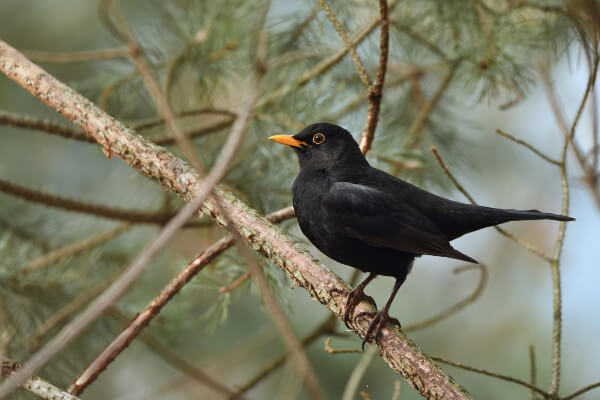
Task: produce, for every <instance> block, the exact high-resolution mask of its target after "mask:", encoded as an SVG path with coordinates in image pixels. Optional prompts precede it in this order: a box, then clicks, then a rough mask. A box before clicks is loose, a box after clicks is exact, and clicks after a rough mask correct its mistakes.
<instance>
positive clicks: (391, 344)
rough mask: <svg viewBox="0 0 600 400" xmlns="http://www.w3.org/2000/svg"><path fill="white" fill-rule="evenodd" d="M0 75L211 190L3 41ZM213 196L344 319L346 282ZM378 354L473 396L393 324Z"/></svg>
mask: <svg viewBox="0 0 600 400" xmlns="http://www.w3.org/2000/svg"><path fill="white" fill-rule="evenodd" d="M0 71H2V72H3V73H5V74H6V75H7V76H8V77H9V78H10V79H12V80H14V81H15V82H17V83H18V84H19V85H21V86H23V87H24V88H25V89H26V90H28V91H29V92H30V93H32V94H33V95H34V96H36V97H38V98H40V99H41V100H42V101H44V102H45V103H46V104H48V105H49V106H50V107H52V108H54V109H56V110H58V111H59V112H60V113H61V114H62V115H63V116H64V117H66V118H67V119H68V120H70V121H72V122H74V123H75V124H76V125H77V126H79V127H80V128H82V129H84V130H85V131H86V132H87V133H88V134H89V135H91V136H93V137H94V138H96V139H97V140H98V142H99V143H100V144H101V145H102V146H103V149H104V151H105V153H106V154H107V155H111V156H112V155H116V156H118V157H120V158H122V159H123V161H125V162H127V163H128V164H130V165H131V166H133V167H134V168H136V169H137V170H138V171H140V172H142V173H143V174H145V175H147V176H148V177H150V178H153V179H157V180H158V181H159V182H160V183H161V185H162V186H163V187H164V188H165V189H169V190H173V191H174V192H175V193H177V194H178V195H179V196H181V197H182V198H183V199H185V200H190V199H191V198H193V197H194V195H196V194H197V193H198V192H199V191H200V189H203V188H204V186H203V183H204V182H205V181H204V180H201V179H200V176H199V175H198V173H197V172H196V171H195V170H194V169H193V168H191V167H190V166H188V165H187V164H186V163H185V162H183V161H181V160H179V159H177V158H175V157H174V156H173V155H171V154H170V153H169V152H167V151H166V150H165V149H163V148H162V147H160V146H156V145H154V144H152V143H151V142H148V141H146V140H144V139H143V138H141V137H140V136H138V135H136V134H135V133H134V132H132V131H131V130H130V129H128V128H126V127H125V126H123V125H122V124H120V123H119V122H118V121H116V120H115V119H114V118H111V117H109V116H108V115H106V114H105V113H104V112H103V111H102V110H100V109H98V108H97V107H95V106H94V105H93V104H92V103H91V102H89V101H88V100H86V99H85V98H84V97H82V96H81V95H79V94H78V93H76V92H75V91H73V90H72V89H70V88H68V87H67V86H65V85H64V84H62V83H60V82H58V81H57V80H56V79H55V78H53V77H52V76H50V75H49V74H48V73H47V72H45V71H43V70H42V69H40V68H39V67H37V66H35V65H33V64H31V63H30V62H29V61H28V60H27V59H26V58H24V57H23V56H22V55H20V54H19V53H18V52H17V51H16V50H14V49H13V48H12V47H10V46H8V45H7V44H6V43H5V42H3V41H1V40H0ZM213 197H215V198H218V200H219V205H220V206H221V208H222V209H224V210H225V211H226V212H227V215H229V216H230V218H229V219H230V221H231V223H232V224H233V225H234V226H235V228H236V229H239V231H240V233H241V234H242V236H243V237H244V240H245V241H246V242H248V243H249V244H251V245H252V246H253V248H254V249H256V250H257V251H259V252H260V253H261V254H263V255H264V256H265V257H268V258H269V259H270V260H271V261H272V262H273V263H274V264H275V265H276V266H278V267H279V268H281V269H282V270H283V271H284V272H285V273H286V275H287V276H288V278H289V279H290V280H291V281H292V282H293V283H295V284H297V285H299V286H302V287H303V288H305V289H306V290H307V292H308V293H309V294H310V295H311V297H313V298H314V299H316V300H318V301H319V302H321V303H322V304H324V305H325V306H327V308H328V309H329V310H331V311H332V312H333V313H335V315H336V316H337V317H338V318H342V317H343V315H344V311H345V309H344V307H345V299H344V298H341V296H331V294H330V293H331V291H332V290H333V289H336V290H349V288H348V286H347V285H346V284H345V283H344V282H343V281H342V280H341V279H340V278H339V277H337V276H336V275H335V274H333V273H332V272H331V271H329V270H327V269H325V268H323V267H322V266H321V265H320V264H319V263H318V262H316V261H315V260H314V258H313V257H312V256H310V255H309V254H308V253H307V252H306V251H305V250H303V249H302V248H301V247H300V246H298V245H296V244H295V243H293V242H292V241H291V240H290V239H289V238H288V237H287V236H286V235H284V234H283V233H282V232H281V231H280V230H279V229H277V228H276V227H275V226H273V225H272V224H269V223H268V222H266V221H265V220H264V219H263V218H261V217H260V216H259V215H258V214H257V212H256V211H254V210H252V209H251V208H249V207H248V206H247V205H245V204H244V203H243V202H242V201H240V200H239V199H238V198H236V197H235V196H234V195H233V194H231V193H230V192H228V191H226V190H224V189H222V188H220V187H217V188H215V190H214V195H213ZM202 211H203V212H204V213H206V214H208V215H210V216H211V217H212V218H213V219H215V220H216V221H217V222H219V223H220V224H224V223H225V220H224V218H223V217H222V215H221V214H220V213H219V208H218V207H217V205H216V203H215V202H213V201H212V200H211V199H209V200H207V201H205V202H204V203H203V204H202ZM374 310H375V308H374V306H373V304H371V303H370V302H369V301H367V300H365V301H362V302H361V303H359V304H358V305H357V306H356V311H357V312H362V311H374ZM370 322H371V319H370V318H368V317H367V318H361V319H360V320H359V321H356V323H355V325H354V329H356V331H357V333H358V334H359V335H362V336H364V335H365V333H366V331H367V329H368V326H369V324H370ZM379 348H380V353H381V355H382V357H383V359H384V360H385V361H386V362H387V363H388V365H389V366H390V367H391V368H392V369H394V370H395V371H397V372H399V373H400V374H401V375H402V376H403V377H405V379H406V380H407V381H408V382H409V384H410V385H411V386H412V387H414V388H415V389H416V390H417V391H418V392H419V393H421V394H422V395H424V396H430V397H432V396H437V397H438V398H443V397H445V398H447V399H470V398H471V396H470V395H469V394H468V393H467V392H466V391H465V389H464V388H462V387H461V386H460V385H458V384H457V383H456V382H455V381H454V380H453V379H452V378H451V377H449V376H448V375H447V374H446V373H444V372H443V371H442V370H441V369H440V368H439V367H438V366H436V365H435V363H433V362H432V361H431V360H430V358H429V357H428V356H427V355H426V354H424V353H423V352H422V351H421V350H420V349H419V348H418V346H416V344H414V343H413V342H412V341H411V340H409V339H408V338H407V337H406V336H405V335H404V334H403V333H402V332H401V331H400V330H399V329H397V328H396V327H394V326H386V327H384V328H383V329H382V331H381V336H380V338H379ZM21 378H22V376H21ZM2 390H5V389H2ZM0 393H1V392H0Z"/></svg>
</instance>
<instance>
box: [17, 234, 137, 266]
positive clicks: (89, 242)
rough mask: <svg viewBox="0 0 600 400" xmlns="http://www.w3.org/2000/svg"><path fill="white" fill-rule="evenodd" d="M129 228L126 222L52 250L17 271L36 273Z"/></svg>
mask: <svg viewBox="0 0 600 400" xmlns="http://www.w3.org/2000/svg"><path fill="white" fill-rule="evenodd" d="M130 227H131V224H130V223H128V222H126V223H124V224H120V225H118V226H116V227H115V228H113V229H111V230H109V231H106V232H102V233H99V234H97V235H94V236H92V237H89V238H87V239H84V240H81V241H78V242H75V243H72V244H70V245H67V246H64V247H61V248H60V249H57V250H54V251H52V252H50V253H48V254H44V255H43V256H41V257H38V258H36V259H35V260H32V261H30V262H28V263H27V264H25V265H24V266H23V268H21V269H20V270H19V273H20V274H26V273H29V272H33V271H37V270H39V269H41V268H44V267H45V266H46V265H48V264H52V263H55V262H57V261H60V260H62V259H64V258H67V257H70V256H72V255H74V254H77V253H81V252H82V251H85V250H87V249H90V248H93V247H96V246H98V245H99V244H101V243H104V242H106V241H108V240H110V239H112V238H114V237H116V236H117V235H119V234H120V233H122V232H124V231H126V230H127V229H129V228H130Z"/></svg>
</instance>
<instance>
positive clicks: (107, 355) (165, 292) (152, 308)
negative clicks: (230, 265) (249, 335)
mask: <svg viewBox="0 0 600 400" xmlns="http://www.w3.org/2000/svg"><path fill="white" fill-rule="evenodd" d="M233 243H234V238H233V236H232V235H229V236H226V237H224V238H223V239H221V240H219V241H217V242H216V243H215V244H213V245H212V246H210V247H209V248H208V249H206V250H204V251H203V252H201V253H200V254H198V255H197V256H196V257H194V259H193V260H192V261H191V262H190V263H188V265H187V266H186V267H185V269H184V270H183V271H181V272H180V273H179V274H178V275H177V276H176V277H175V278H174V279H172V280H171V281H170V282H169V283H168V284H167V285H166V286H165V287H164V288H163V289H162V290H161V292H160V293H159V295H158V296H157V297H155V298H154V299H153V300H152V301H151V302H150V303H149V304H148V305H147V306H146V308H145V309H144V310H143V311H141V312H139V313H138V314H137V315H136V316H135V317H134V318H133V320H131V322H129V324H128V325H127V326H126V327H125V328H124V329H123V330H122V331H121V333H120V334H119V335H118V336H117V337H116V338H115V339H113V341H112V342H111V343H110V344H109V345H108V346H106V347H105V348H104V349H103V350H102V352H101V353H100V354H99V355H98V356H96V359H95V360H94V361H93V362H92V363H90V365H88V367H87V368H86V369H85V370H84V371H83V372H82V373H81V374H80V375H79V377H77V379H75V381H74V382H73V383H72V384H71V386H70V387H69V392H70V393H74V394H80V393H81V392H82V391H83V390H84V389H85V388H86V387H87V386H88V385H89V384H90V383H92V382H93V381H94V380H95V379H96V378H97V377H98V375H99V374H100V373H101V372H102V371H103V370H104V369H105V368H106V367H107V366H108V364H110V363H111V362H112V360H114V359H115V358H116V357H117V355H119V354H120V353H121V352H122V351H123V350H125V349H126V348H127V346H128V345H129V343H131V341H133V339H135V338H136V337H137V335H138V334H139V333H140V332H141V331H142V330H143V329H144V328H145V327H146V326H148V324H149V323H150V321H151V320H152V319H153V318H154V317H155V316H156V315H158V313H159V312H160V310H161V309H162V307H164V306H165V304H166V303H167V302H168V301H169V300H170V299H171V298H172V297H173V296H175V295H176V294H177V293H179V291H180V290H181V288H183V286H184V285H185V284H186V283H187V282H189V281H190V280H191V279H192V278H193V277H194V276H195V275H196V274H197V273H198V272H200V271H201V270H202V268H204V267H205V266H206V265H208V264H209V263H210V262H211V261H212V260H213V259H214V258H215V257H216V256H217V255H219V254H221V253H222V252H223V251H224V250H225V249H227V248H229V247H231V246H232V245H233Z"/></svg>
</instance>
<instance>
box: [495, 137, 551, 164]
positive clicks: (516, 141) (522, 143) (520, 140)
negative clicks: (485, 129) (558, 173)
mask: <svg viewBox="0 0 600 400" xmlns="http://www.w3.org/2000/svg"><path fill="white" fill-rule="evenodd" d="M496 133H497V134H498V135H500V136H504V137H505V138H507V139H509V140H512V141H513V142H515V143H517V144H520V145H521V146H523V147H525V148H527V149H529V150H531V151H532V152H533V153H534V154H535V155H537V156H539V157H541V158H542V159H544V160H546V161H548V162H549V163H550V164H554V165H560V161H558V160H555V159H553V158H551V157H550V156H548V155H546V154H544V153H542V152H541V151H540V150H538V148H537V147H535V146H533V145H532V144H530V143H528V142H526V141H524V140H523V139H519V138H517V137H514V136H513V135H511V134H510V133H508V132H505V131H503V130H502V129H496Z"/></svg>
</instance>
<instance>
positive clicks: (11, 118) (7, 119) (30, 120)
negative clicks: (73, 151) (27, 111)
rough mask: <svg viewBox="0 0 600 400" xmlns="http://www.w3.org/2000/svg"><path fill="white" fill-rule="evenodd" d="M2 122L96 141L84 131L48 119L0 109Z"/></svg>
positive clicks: (90, 141) (85, 140) (86, 140)
mask: <svg viewBox="0 0 600 400" xmlns="http://www.w3.org/2000/svg"><path fill="white" fill-rule="evenodd" d="M0 124H5V125H11V126H14V127H17V128H26V129H35V130H38V131H43V132H46V133H51V134H53V135H58V136H62V137H64V138H67V139H75V140H79V141H83V142H88V143H96V141H95V140H94V139H92V138H91V137H89V136H87V135H86V134H85V133H84V132H83V131H81V130H79V129H75V128H71V127H69V126H65V125H62V124H59V123H56V122H53V121H49V120H46V119H38V118H34V117H31V116H29V115H22V114H16V113H11V112H8V111H4V110H0Z"/></svg>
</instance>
